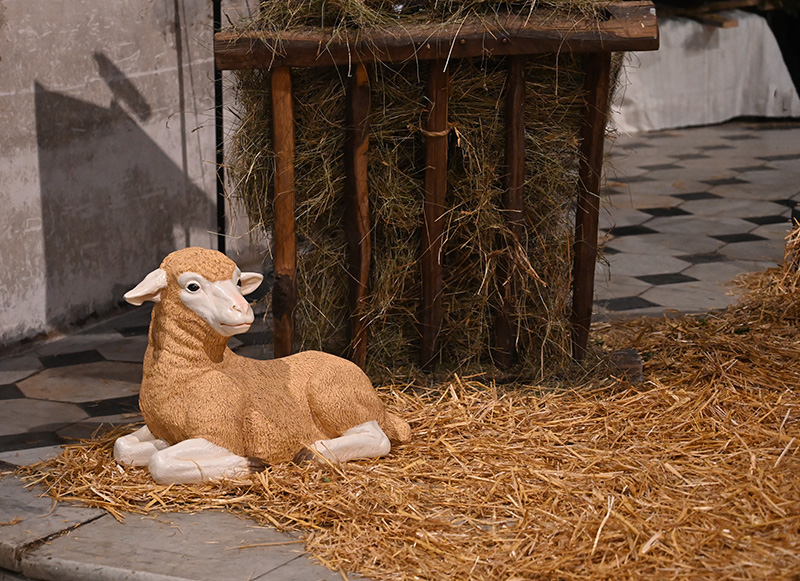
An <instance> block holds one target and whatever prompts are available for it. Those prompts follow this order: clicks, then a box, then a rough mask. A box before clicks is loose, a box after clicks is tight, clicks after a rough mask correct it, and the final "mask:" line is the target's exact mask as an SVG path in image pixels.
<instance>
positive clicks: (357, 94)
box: [344, 64, 372, 368]
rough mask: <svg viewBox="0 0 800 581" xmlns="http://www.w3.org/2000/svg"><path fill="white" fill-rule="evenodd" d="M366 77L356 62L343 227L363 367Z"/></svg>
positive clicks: (353, 331) (353, 338)
mask: <svg viewBox="0 0 800 581" xmlns="http://www.w3.org/2000/svg"><path fill="white" fill-rule="evenodd" d="M369 102H370V94H369V78H368V77H367V69H366V67H365V66H364V65H363V64H358V65H356V66H355V69H354V71H353V76H352V77H351V78H350V87H349V91H348V95H347V119H346V125H345V127H346V139H345V149H344V163H345V203H346V207H345V215H344V220H345V230H346V234H347V248H348V253H349V259H350V262H349V265H348V270H349V274H350V281H349V284H350V296H349V306H350V345H351V347H352V354H351V356H352V360H353V361H354V362H355V363H356V364H357V365H359V366H360V367H362V368H363V367H364V365H365V363H366V360H367V326H366V321H364V319H363V318H362V316H361V314H360V309H359V305H360V304H361V302H362V301H363V300H364V297H366V296H367V290H368V288H369V261H370V254H371V251H372V250H371V248H372V244H371V241H370V220H369V198H368V192H367V148H368V146H369V125H368V121H369V120H368V116H369V104H370V103H369Z"/></svg>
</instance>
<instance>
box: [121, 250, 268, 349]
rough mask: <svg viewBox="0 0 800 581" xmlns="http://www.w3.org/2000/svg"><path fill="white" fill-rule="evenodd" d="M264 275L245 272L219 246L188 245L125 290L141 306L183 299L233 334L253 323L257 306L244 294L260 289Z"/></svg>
mask: <svg viewBox="0 0 800 581" xmlns="http://www.w3.org/2000/svg"><path fill="white" fill-rule="evenodd" d="M263 278H264V277H263V276H262V275H260V274H258V273H255V272H241V271H240V270H239V267H238V266H236V263H234V262H233V261H232V260H231V259H230V258H228V257H227V256H225V255H224V254H222V253H221V252H217V251H216V250H208V249H206V248H184V249H183V250H178V251H176V252H173V253H171V254H169V255H168V256H167V257H166V258H165V259H164V261H163V262H162V263H161V266H160V267H159V268H157V269H156V270H154V271H153V272H151V273H150V274H148V275H147V276H146V277H145V278H144V279H143V280H142V282H140V283H139V284H138V285H136V287H135V288H133V289H132V290H130V291H128V292H127V293H125V300H126V301H128V302H129V303H131V304H133V305H137V306H138V305H141V304H142V303H143V302H145V301H153V302H155V303H160V302H162V301H164V302H173V303H180V304H182V305H183V306H184V307H185V308H187V309H189V311H191V312H193V313H194V314H195V315H197V316H198V317H200V319H202V320H203V321H205V323H206V324H207V325H208V326H209V327H211V328H212V329H213V330H214V331H216V332H217V333H218V334H219V335H221V336H223V337H231V336H233V335H237V334H239V333H244V332H246V331H247V330H249V329H250V325H252V324H253V318H254V317H253V309H252V308H251V307H250V305H249V303H248V302H247V300H246V299H245V298H244V295H247V294H249V293H251V292H253V291H254V290H256V289H257V288H258V286H259V285H260V284H261V281H262V280H263Z"/></svg>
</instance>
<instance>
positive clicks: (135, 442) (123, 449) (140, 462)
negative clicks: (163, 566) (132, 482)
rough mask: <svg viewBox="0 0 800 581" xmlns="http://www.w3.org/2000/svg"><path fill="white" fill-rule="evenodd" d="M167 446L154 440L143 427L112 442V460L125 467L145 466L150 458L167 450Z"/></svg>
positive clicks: (160, 441) (163, 442)
mask: <svg viewBox="0 0 800 581" xmlns="http://www.w3.org/2000/svg"><path fill="white" fill-rule="evenodd" d="M168 447H169V444H168V443H167V442H165V441H164V440H159V439H158V438H156V437H155V436H154V435H153V434H152V433H151V432H150V430H149V429H148V427H147V426H143V427H141V428H139V429H138V430H136V431H135V432H133V433H131V434H128V435H127V436H122V437H121V438H117V441H116V442H114V460H116V461H117V462H119V463H120V464H124V465H126V466H146V465H147V463H148V462H149V461H150V457H151V456H152V455H153V454H155V453H156V452H158V451H159V450H164V449H165V448H168Z"/></svg>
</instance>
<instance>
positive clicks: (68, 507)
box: [0, 476, 110, 578]
mask: <svg viewBox="0 0 800 581" xmlns="http://www.w3.org/2000/svg"><path fill="white" fill-rule="evenodd" d="M105 514H106V513H105V512H104V511H102V510H98V509H93V508H81V507H78V506H75V505H72V504H67V503H56V502H55V501H54V500H53V499H51V498H46V497H41V496H37V493H36V492H35V491H34V490H30V489H28V488H25V486H24V485H23V482H22V480H21V479H20V478H19V477H17V476H6V477H5V478H3V479H2V480H0V523H3V525H2V526H0V567H3V568H5V569H10V570H12V571H15V572H19V571H20V570H21V569H20V567H21V561H22V558H23V556H24V555H25V553H26V551H28V550H29V549H30V548H31V547H32V546H35V545H36V544H37V543H40V542H42V541H43V540H45V539H48V538H50V537H52V536H54V535H59V534H61V533H63V532H65V531H68V530H69V529H71V528H73V527H76V526H78V525H81V524H83V523H87V522H91V521H93V520H96V519H98V518H101V519H102V518H104V515H105ZM105 518H110V517H105ZM34 578H35V577H34Z"/></svg>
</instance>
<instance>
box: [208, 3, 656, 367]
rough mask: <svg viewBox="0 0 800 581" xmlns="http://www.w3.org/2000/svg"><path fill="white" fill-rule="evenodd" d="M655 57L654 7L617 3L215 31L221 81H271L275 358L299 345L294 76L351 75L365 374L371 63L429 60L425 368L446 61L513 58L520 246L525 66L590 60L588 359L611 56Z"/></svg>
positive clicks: (441, 188) (584, 164)
mask: <svg viewBox="0 0 800 581" xmlns="http://www.w3.org/2000/svg"><path fill="white" fill-rule="evenodd" d="M656 48H658V26H657V21H656V14H655V9H654V7H653V4H652V3H651V2H641V1H636V2H613V3H609V4H608V5H606V6H605V7H604V8H603V9H602V10H599V11H598V13H597V16H596V17H587V16H580V17H578V18H576V17H574V16H566V15H553V13H551V12H548V13H547V14H546V16H541V15H540V14H539V13H538V11H533V12H532V13H531V14H526V15H515V14H491V15H488V16H485V17H483V18H480V19H478V18H474V19H471V20H468V21H466V22H462V23H459V24H458V25H452V26H450V25H441V24H439V25H436V24H425V25H414V26H408V25H406V26H400V25H397V26H396V27H395V28H392V27H388V28H382V29H380V30H379V31H369V30H359V31H345V32H342V31H338V32H337V33H336V34H334V33H333V32H331V31H330V30H327V29H311V28H309V29H303V30H297V31H288V32H284V33H282V34H281V35H280V37H278V36H276V35H270V34H267V33H265V32H263V31H258V30H250V31H246V32H219V33H217V34H216V35H215V40H214V53H215V60H216V66H217V68H218V69H219V70H252V69H263V70H269V71H270V72H271V94H272V104H271V105H272V128H273V135H272V140H273V149H274V153H275V174H274V192H275V195H274V208H273V211H274V233H275V238H274V245H275V249H274V265H275V286H274V288H273V296H272V309H273V317H274V341H275V356H276V357H281V356H285V355H289V354H290V353H291V352H292V349H293V341H294V320H293V317H294V314H293V313H294V309H295V306H296V304H297V279H296V273H297V248H296V235H295V195H294V183H295V180H294V154H295V147H294V134H295V127H294V123H295V120H294V119H295V118H294V114H293V103H292V79H291V69H292V68H294V67H331V66H347V67H348V70H349V73H350V75H349V87H348V95H347V103H346V107H347V119H346V132H347V134H346V142H345V152H344V159H345V165H346V167H345V175H346V177H345V198H346V200H347V208H346V213H345V221H346V224H345V229H346V232H347V237H348V252H349V274H350V288H349V308H350V313H351V329H350V332H351V346H352V349H353V352H352V359H353V360H354V361H355V362H356V363H358V364H359V365H361V366H362V367H363V366H364V363H365V361H366V352H367V328H366V324H365V321H364V320H363V319H362V318H360V317H359V316H358V315H357V314H356V313H357V311H358V305H359V303H360V302H361V301H363V300H364V298H365V297H366V296H367V292H368V281H369V275H370V272H369V268H370V254H371V244H370V229H371V225H370V202H369V193H368V191H367V172H368V171H369V169H368V167H367V165H368V164H367V148H368V143H369V136H370V131H369V126H368V116H369V113H370V111H369V108H370V87H369V79H368V75H367V68H366V65H367V64H369V63H374V62H383V63H390V62H391V63H402V62H408V61H421V60H428V61H432V66H431V67H430V73H429V76H428V79H427V87H428V88H427V99H428V101H429V103H430V105H429V108H428V116H427V120H426V126H425V128H424V135H425V160H426V161H425V164H426V169H425V178H424V196H425V197H424V201H423V211H424V228H423V234H422V238H423V239H422V241H421V252H422V256H421V265H422V268H421V274H420V276H421V277H422V295H423V296H422V319H421V321H420V324H421V336H422V345H421V352H420V358H421V362H422V364H423V366H427V365H429V364H430V363H431V362H432V360H433V359H434V356H435V354H436V352H437V341H438V335H439V332H440V329H441V324H442V278H443V276H442V275H443V272H442V262H441V255H442V253H441V249H442V239H443V232H444V220H442V216H443V215H444V213H445V195H446V191H447V162H448V160H447V135H448V100H449V94H450V90H449V76H448V63H449V62H450V60H452V59H465V58H475V57H481V58H486V57H493V56H506V57H508V63H509V64H508V73H507V74H508V81H507V87H508V89H507V93H506V103H505V107H506V112H505V113H506V114H505V118H506V119H507V120H508V121H507V123H506V146H505V160H504V165H505V180H504V187H505V191H504V195H503V205H504V212H505V214H504V215H505V217H506V220H507V222H508V225H509V228H510V230H511V231H512V232H513V233H514V235H515V236H516V237H517V238H519V237H521V235H522V232H523V229H524V227H525V222H524V214H523V187H524V186H523V184H524V183H525V62H526V57H527V56H528V55H535V54H543V53H583V54H585V55H586V58H585V67H586V81H585V83H586V87H585V89H586V91H585V93H586V101H585V105H584V113H583V127H582V132H581V136H580V138H581V156H580V169H579V173H580V181H581V188H580V191H579V194H578V200H577V206H576V216H575V242H574V255H573V279H572V280H573V287H572V295H573V297H572V316H571V324H572V330H573V356H574V357H575V358H576V359H581V358H582V357H583V355H584V353H585V350H586V346H587V342H588V335H589V326H590V323H591V312H592V298H593V290H594V268H595V261H596V256H597V227H598V214H599V190H600V178H601V173H602V164H603V145H604V137H605V129H606V120H607V113H608V105H609V95H610V86H611V53H612V52H615V51H628V50H654V49H656ZM515 300H516V297H515V289H514V285H513V284H510V285H506V287H505V289H504V295H503V297H502V306H501V309H500V313H499V314H498V315H497V320H496V323H495V350H496V354H495V361H496V362H497V363H498V364H499V365H500V366H501V367H508V366H510V365H511V364H512V362H513V361H514V358H515V353H514V336H513V328H514V321H513V312H514V309H513V305H514V303H515Z"/></svg>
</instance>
